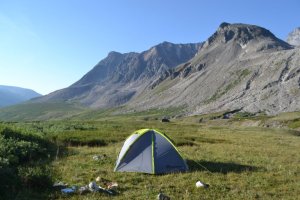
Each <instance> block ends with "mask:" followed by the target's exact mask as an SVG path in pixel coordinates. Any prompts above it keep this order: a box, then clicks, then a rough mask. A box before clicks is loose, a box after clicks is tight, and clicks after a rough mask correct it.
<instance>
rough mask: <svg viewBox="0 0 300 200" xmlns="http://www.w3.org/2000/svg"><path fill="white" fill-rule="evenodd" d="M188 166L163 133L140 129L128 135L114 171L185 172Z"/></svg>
mask: <svg viewBox="0 0 300 200" xmlns="http://www.w3.org/2000/svg"><path fill="white" fill-rule="evenodd" d="M187 170H188V166H187V164H186V162H185V160H184V159H183V158H182V156H181V155H180V153H179V152H178V150H177V149H176V147H175V145H174V144H173V143H172V142H171V140H170V139H169V138H168V137H167V136H166V135H165V134H163V133H161V132H159V131H157V130H153V129H141V130H138V131H136V132H134V133H133V134H132V135H130V136H129V137H128V138H127V139H126V141H125V142H124V145H123V147H122V149H121V151H120V154H119V157H118V159H117V162H116V166H115V171H118V172H142V173H149V174H165V173H173V172H185V171H187Z"/></svg>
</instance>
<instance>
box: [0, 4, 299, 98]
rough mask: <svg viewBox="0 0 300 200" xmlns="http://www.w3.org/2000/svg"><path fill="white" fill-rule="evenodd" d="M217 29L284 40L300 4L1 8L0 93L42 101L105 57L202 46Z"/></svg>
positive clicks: (74, 5)
mask: <svg viewBox="0 0 300 200" xmlns="http://www.w3.org/2000/svg"><path fill="white" fill-rule="evenodd" d="M224 21H225V22H229V23H238V22H239V23H248V24H255V25H259V26H263V27H265V28H267V29H269V30H270V31H271V32H273V33H274V34H275V35H276V36H277V37H279V38H281V39H283V40H285V39H286V37H287V34H288V33H289V32H291V31H292V30H293V29H294V28H296V27H299V26H300V1H299V0H248V1H246V0H226V1H225V0H218V1H217V0H208V1H204V0H118V1H117V0H20V1H16V0H6V1H5V0H0V85H12V86H19V87H25V88H30V89H33V90H35V91H37V92H39V93H42V94H47V93H49V92H52V91H55V90H58V89H62V88H65V87H68V86H69V85H71V84H72V83H74V82H75V81H77V80H79V79H80V78H81V77H82V76H83V75H84V74H85V73H87V72H88V71H89V70H91V69H92V68H93V66H94V65H96V64H97V63H98V62H99V61H100V60H101V59H103V58H105V56H106V55H107V54H108V53H109V52H110V51H118V52H121V53H125V52H129V51H136V52H141V51H144V50H147V49H149V48H150V47H151V46H154V45H156V44H158V43H161V42H163V41H169V42H173V43H189V42H201V41H204V40H206V39H207V38H208V37H209V36H210V35H211V34H213V33H214V32H215V31H216V29H217V28H218V26H219V25H220V24H221V23H222V22H224ZM0 98H1V97H0Z"/></svg>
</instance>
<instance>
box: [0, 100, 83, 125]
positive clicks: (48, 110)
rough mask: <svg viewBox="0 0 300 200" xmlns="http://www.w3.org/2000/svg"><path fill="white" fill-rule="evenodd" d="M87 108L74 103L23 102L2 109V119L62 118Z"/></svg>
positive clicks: (0, 118) (0, 115)
mask: <svg viewBox="0 0 300 200" xmlns="http://www.w3.org/2000/svg"><path fill="white" fill-rule="evenodd" d="M84 110H85V109H84V108H82V107H80V106H78V105H76V104H72V103H64V102H52V103H23V104H18V105H14V106H10V107H6V108H2V109H1V111H0V120H4V121H8V119H9V121H33V120H34V121H37V120H49V119H52V120H61V119H66V118H68V117H71V116H74V115H76V114H78V113H79V112H82V111H84Z"/></svg>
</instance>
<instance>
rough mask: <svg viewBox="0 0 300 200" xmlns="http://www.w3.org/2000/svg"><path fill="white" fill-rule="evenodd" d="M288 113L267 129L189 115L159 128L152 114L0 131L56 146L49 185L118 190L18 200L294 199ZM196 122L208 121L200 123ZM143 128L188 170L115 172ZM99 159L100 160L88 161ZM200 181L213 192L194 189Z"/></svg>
mask: <svg viewBox="0 0 300 200" xmlns="http://www.w3.org/2000/svg"><path fill="white" fill-rule="evenodd" d="M293 115H294V117H292V118H289V117H287V116H285V115H284V116H277V118H275V119H276V120H279V121H280V122H281V123H283V124H284V125H285V126H284V127H282V128H272V126H269V125H268V126H266V127H265V126H264V125H262V123H267V124H272V123H271V119H270V118H264V119H263V120H262V118H261V117H260V118H233V119H230V120H223V119H214V120H209V119H212V117H211V116H194V117H189V118H183V119H174V120H171V122H170V123H161V122H160V120H158V119H159V117H158V116H156V115H155V114H153V113H152V114H151V115H148V116H145V115H124V116H114V117H102V118H99V119H98V120H97V121H55V122H29V123H2V124H1V126H3V127H9V128H11V129H13V130H19V131H21V132H23V133H26V134H27V133H34V134H36V135H39V136H41V137H42V138H45V139H46V140H47V141H51V142H52V143H53V144H56V145H57V146H60V154H59V156H58V158H57V159H56V157H57V155H56V154H51V159H50V160H51V162H49V164H48V166H49V167H50V169H51V178H52V182H54V181H63V182H66V183H68V184H69V185H71V186H72V185H76V186H83V185H87V184H88V183H89V182H90V181H92V180H95V178H96V177H98V176H100V177H102V178H105V179H108V180H112V181H116V182H118V184H119V194H118V195H116V196H114V197H111V196H107V195H106V194H102V193H89V194H85V195H83V196H81V195H79V194H75V195H70V196H66V195H62V194H61V193H60V192H56V191H53V190H51V187H50V188H49V190H48V189H46V190H43V192H40V193H39V192H34V191H33V192H32V193H26V192H24V191H21V194H22V195H18V197H19V199H26V198H27V199H45V198H48V199H87V200H89V199H111V198H113V199H155V198H156V196H157V194H158V193H159V191H160V190H161V191H162V192H163V193H165V194H166V195H168V196H170V197H171V199H297V198H299V197H298V196H299V194H300V155H299V149H300V137H299V132H298V131H297V128H298V121H297V118H298V117H299V116H298V115H297V114H293ZM200 118H204V119H205V120H204V121H203V122H201V123H199V119H200ZM258 120H260V121H259V122H258V123H257V121H258ZM250 122H251V123H250ZM275 124H276V123H275ZM291 124H292V125H291ZM141 128H154V129H158V130H161V131H162V132H164V133H166V134H167V135H168V136H169V137H170V138H171V139H172V140H173V141H174V143H175V144H176V145H177V147H178V149H179V151H180V152H181V153H182V155H183V157H184V158H185V159H187V162H188V164H189V167H190V171H189V172H188V173H179V174H167V175H148V174H140V173H115V172H113V168H114V164H115V161H116V158H117V155H118V153H119V151H120V149H121V147H122V144H123V142H124V140H125V139H126V137H128V136H129V135H130V134H131V133H132V132H133V131H134V130H137V129H141ZM291 128H294V129H291ZM104 154H105V155H107V157H105V158H104V159H102V160H98V161H95V160H93V156H95V155H104ZM198 180H200V181H202V182H204V183H207V184H209V185H210V187H209V188H207V189H204V188H196V187H195V183H196V182H197V181H198Z"/></svg>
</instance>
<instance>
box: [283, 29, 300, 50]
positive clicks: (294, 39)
mask: <svg viewBox="0 0 300 200" xmlns="http://www.w3.org/2000/svg"><path fill="white" fill-rule="evenodd" d="M286 41H287V42H288V43H289V44H291V45H294V46H300V27H299V28H296V29H295V30H293V31H292V32H291V33H289V35H288V37H287V40H286Z"/></svg>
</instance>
